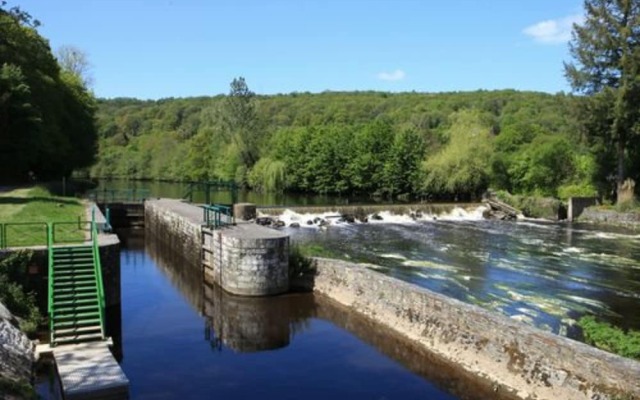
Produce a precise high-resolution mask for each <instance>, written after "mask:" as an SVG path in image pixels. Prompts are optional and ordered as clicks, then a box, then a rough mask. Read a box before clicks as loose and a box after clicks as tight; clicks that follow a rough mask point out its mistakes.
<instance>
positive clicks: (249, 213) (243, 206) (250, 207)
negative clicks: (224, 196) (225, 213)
mask: <svg viewBox="0 0 640 400" xmlns="http://www.w3.org/2000/svg"><path fill="white" fill-rule="evenodd" d="M233 215H234V216H235V217H236V220H240V221H250V220H252V219H255V218H256V205H255V204H251V203H238V204H234V205H233Z"/></svg>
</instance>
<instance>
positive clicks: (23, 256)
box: [0, 251, 42, 336]
mask: <svg viewBox="0 0 640 400" xmlns="http://www.w3.org/2000/svg"><path fill="white" fill-rule="evenodd" d="M29 260H31V252H26V251H23V252H18V253H14V254H12V255H10V256H9V257H7V258H5V259H3V260H1V261H0V302H2V303H3V304H4V305H5V306H6V307H7V308H8V309H9V311H11V313H12V314H13V315H15V316H16V317H18V319H19V321H20V329H22V330H23V331H24V332H25V333H27V334H28V335H30V336H31V335H33V334H35V332H36V330H37V329H38V326H39V325H40V323H41V321H42V316H41V315H40V311H39V310H38V307H37V304H36V298H35V294H34V293H33V292H27V289H26V281H27V279H26V271H27V263H28V262H29Z"/></svg>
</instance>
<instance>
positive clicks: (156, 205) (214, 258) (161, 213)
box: [145, 199, 289, 296]
mask: <svg viewBox="0 0 640 400" xmlns="http://www.w3.org/2000/svg"><path fill="white" fill-rule="evenodd" d="M198 210H199V209H198V207H196V206H195V205H190V204H185V203H181V202H178V201H171V200H167V199H162V200H158V201H146V202H145V230H146V232H147V233H149V235H150V236H151V237H153V238H155V239H156V240H158V241H160V242H161V243H162V244H163V245H164V246H167V247H169V248H171V249H172V251H175V252H178V253H179V254H182V255H183V256H184V258H185V260H187V264H189V265H190V266H196V267H197V268H202V266H204V268H203V271H204V276H203V279H204V280H205V281H206V282H208V283H216V284H218V285H220V286H221V287H222V288H223V289H224V290H226V291H228V292H230V293H233V294H237V295H243V296H268V295H274V294H280V293H284V292H287V291H288V290H289V236H288V235H286V234H284V233H282V232H279V231H276V230H273V229H269V228H265V227H262V226H259V225H255V224H250V223H238V224H237V225H233V226H225V227H222V228H220V229H215V230H211V229H208V228H206V227H204V226H203V225H202V222H201V220H199V219H197V218H196V217H195V215H196V214H197V215H200V214H199V213H200V211H198Z"/></svg>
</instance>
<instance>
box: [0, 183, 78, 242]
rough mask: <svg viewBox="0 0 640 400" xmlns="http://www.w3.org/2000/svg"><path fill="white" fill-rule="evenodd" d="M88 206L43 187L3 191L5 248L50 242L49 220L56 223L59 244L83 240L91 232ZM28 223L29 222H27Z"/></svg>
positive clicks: (1, 220) (1, 208) (0, 195)
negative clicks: (86, 210)
mask: <svg viewBox="0 0 640 400" xmlns="http://www.w3.org/2000/svg"><path fill="white" fill-rule="evenodd" d="M78 217H79V218H80V220H82V221H86V220H87V217H86V215H85V205H84V202H83V201H82V200H80V199H75V198H72V197H56V196H53V195H51V193H49V191H48V190H47V189H45V188H42V187H39V186H38V187H32V188H20V189H14V190H11V191H6V192H0V225H4V226H2V227H1V228H2V232H0V235H4V236H5V237H4V242H5V246H6V247H14V246H35V245H46V244H47V233H46V232H47V229H46V223H47V222H49V223H54V235H53V236H54V241H55V242H56V243H59V244H61V243H72V242H81V241H83V240H84V238H85V237H86V235H87V233H88V229H89V226H88V224H86V223H84V224H80V225H79V224H78ZM27 223H29V224H27Z"/></svg>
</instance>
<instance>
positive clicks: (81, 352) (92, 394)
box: [53, 342, 129, 400]
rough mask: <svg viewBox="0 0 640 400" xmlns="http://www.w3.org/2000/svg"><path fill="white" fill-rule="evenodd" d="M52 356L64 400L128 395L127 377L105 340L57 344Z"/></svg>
mask: <svg viewBox="0 0 640 400" xmlns="http://www.w3.org/2000/svg"><path fill="white" fill-rule="evenodd" d="M53 356H54V358H55V360H56V367H57V369H58V375H59V376H60V382H61V383H62V391H63V393H64V398H65V399H66V400H76V399H82V400H92V399H96V400H98V399H99V400H111V399H113V400H124V399H128V398H129V380H128V379H127V377H126V376H125V374H124V372H122V369H121V368H120V365H118V363H117V362H116V360H115V358H114V357H113V355H112V354H111V351H109V348H108V347H107V343H106V342H91V343H84V344H77V345H67V346H58V347H55V348H54V349H53Z"/></svg>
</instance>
